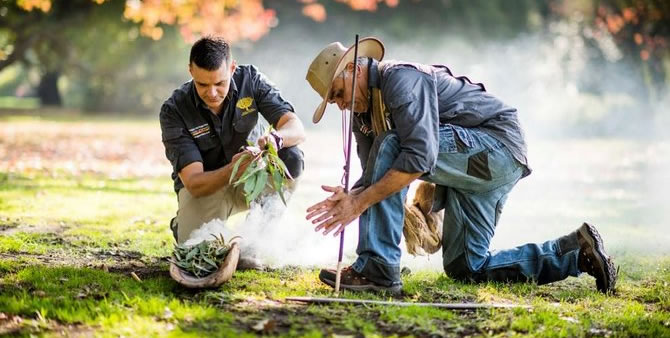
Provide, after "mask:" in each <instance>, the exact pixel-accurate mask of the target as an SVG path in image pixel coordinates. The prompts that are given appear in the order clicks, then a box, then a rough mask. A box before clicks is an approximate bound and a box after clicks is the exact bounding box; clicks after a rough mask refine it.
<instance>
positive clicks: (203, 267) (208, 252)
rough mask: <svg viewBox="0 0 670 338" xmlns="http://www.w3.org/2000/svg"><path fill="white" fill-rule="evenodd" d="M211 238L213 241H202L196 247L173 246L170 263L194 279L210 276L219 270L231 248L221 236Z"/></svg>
mask: <svg viewBox="0 0 670 338" xmlns="http://www.w3.org/2000/svg"><path fill="white" fill-rule="evenodd" d="M212 236H213V237H214V240H211V241H202V242H200V243H199V244H196V245H188V246H187V245H183V244H175V245H174V251H173V252H172V259H171V260H170V261H171V262H172V263H174V264H175V265H177V266H178V267H179V268H180V269H182V270H183V271H186V272H188V273H190V274H191V275H193V276H195V277H198V278H201V277H205V276H207V275H210V274H211V273H213V272H214V271H216V270H218V269H219V264H220V263H222V262H223V260H224V259H225V258H226V256H227V255H228V252H229V251H230V247H231V244H230V242H228V243H226V241H225V239H224V238H223V235H219V236H215V235H212Z"/></svg>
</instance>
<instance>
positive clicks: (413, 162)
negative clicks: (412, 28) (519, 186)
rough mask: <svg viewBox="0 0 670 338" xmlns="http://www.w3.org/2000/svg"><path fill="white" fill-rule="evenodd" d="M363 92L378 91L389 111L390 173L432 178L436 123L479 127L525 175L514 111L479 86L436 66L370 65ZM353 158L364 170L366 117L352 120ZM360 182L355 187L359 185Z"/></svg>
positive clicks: (367, 139)
mask: <svg viewBox="0 0 670 338" xmlns="http://www.w3.org/2000/svg"><path fill="white" fill-rule="evenodd" d="M368 87H370V88H379V89H380V90H381V92H382V99H383V101H384V103H385V104H386V108H387V109H388V110H389V112H390V116H391V122H392V124H393V126H392V128H393V130H394V131H395V132H397V134H398V137H399V139H400V147H401V152H400V154H399V156H398V158H396V160H395V162H394V163H393V167H392V168H393V169H396V170H398V171H402V172H408V173H424V174H431V173H432V172H433V170H434V168H435V164H436V161H437V153H438V147H439V140H438V137H439V135H438V131H439V126H440V124H454V125H458V126H461V127H466V128H475V127H476V128H480V129H481V130H482V131H484V132H486V133H488V134H489V135H491V136H492V137H494V138H496V139H497V140H498V141H500V142H501V143H503V144H504V145H505V146H506V147H507V148H508V149H509V150H510V152H511V153H512V155H513V156H514V158H515V159H516V160H517V161H518V162H519V163H521V164H522V165H523V166H524V167H525V170H524V176H527V175H528V174H530V172H531V171H530V168H529V167H528V160H527V158H526V154H527V150H526V143H525V141H524V135H523V131H522V129H521V125H520V123H519V120H518V118H517V110H516V109H515V108H512V107H510V106H508V105H506V104H504V103H503V102H502V101H500V100H499V99H498V98H496V97H495V96H493V95H491V94H489V93H488V92H486V89H485V88H484V85H482V84H475V83H472V82H471V81H470V80H469V79H468V78H466V77H455V76H453V75H452V73H451V71H450V70H449V68H447V67H446V66H441V65H433V66H429V65H422V64H417V63H409V62H401V61H384V62H377V61H376V60H372V62H371V63H370V67H369V69H368ZM353 123H354V124H353V129H354V136H355V137H356V143H357V150H358V156H359V158H360V160H361V166H362V167H363V170H365V167H366V163H367V159H368V155H369V152H370V147H371V146H372V142H373V140H374V134H373V133H372V130H371V129H372V128H371V127H370V126H371V123H370V116H369V114H356V115H355V118H354V121H353ZM359 184H360V181H359V182H358V183H357V184H356V185H359Z"/></svg>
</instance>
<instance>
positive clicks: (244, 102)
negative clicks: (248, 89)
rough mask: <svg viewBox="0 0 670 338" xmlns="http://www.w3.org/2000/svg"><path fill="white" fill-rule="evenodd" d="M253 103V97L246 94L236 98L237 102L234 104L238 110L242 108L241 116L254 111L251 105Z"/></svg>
mask: <svg viewBox="0 0 670 338" xmlns="http://www.w3.org/2000/svg"><path fill="white" fill-rule="evenodd" d="M253 103H254V99H252V98H251V97H250V96H247V97H243V98H241V99H239V100H237V104H236V105H235V106H236V107H237V108H239V109H240V110H242V116H244V115H247V114H250V113H253V112H255V111H256V110H255V109H254V108H252V107H251V105H252V104H253Z"/></svg>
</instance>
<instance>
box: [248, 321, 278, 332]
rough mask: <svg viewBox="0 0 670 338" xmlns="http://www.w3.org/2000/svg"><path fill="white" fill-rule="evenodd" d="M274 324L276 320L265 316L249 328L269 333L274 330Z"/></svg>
mask: <svg viewBox="0 0 670 338" xmlns="http://www.w3.org/2000/svg"><path fill="white" fill-rule="evenodd" d="M276 326H277V322H275V321H274V319H270V318H265V319H263V320H261V321H259V322H258V323H256V325H254V326H252V327H251V328H252V329H253V330H254V331H256V332H263V333H270V332H272V331H274V329H275V327H276Z"/></svg>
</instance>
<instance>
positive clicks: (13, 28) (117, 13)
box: [0, 0, 398, 105]
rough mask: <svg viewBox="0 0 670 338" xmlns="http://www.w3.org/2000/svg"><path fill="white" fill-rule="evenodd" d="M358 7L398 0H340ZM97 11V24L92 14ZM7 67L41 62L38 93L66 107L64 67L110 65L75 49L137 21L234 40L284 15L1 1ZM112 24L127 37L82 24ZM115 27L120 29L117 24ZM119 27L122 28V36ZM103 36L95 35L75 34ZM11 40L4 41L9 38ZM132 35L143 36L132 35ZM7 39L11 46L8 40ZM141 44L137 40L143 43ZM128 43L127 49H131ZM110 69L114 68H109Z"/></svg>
mask: <svg viewBox="0 0 670 338" xmlns="http://www.w3.org/2000/svg"><path fill="white" fill-rule="evenodd" d="M339 1H340V2H343V3H346V4H347V5H349V6H350V7H351V8H352V9H354V10H369V11H372V10H376V8H377V6H378V3H381V2H385V3H386V4H387V5H389V6H394V5H396V4H397V1H398V0H339ZM300 2H301V3H302V4H303V11H302V12H303V14H304V15H306V16H308V17H310V18H312V19H313V20H315V21H323V20H325V17H326V13H325V9H324V7H323V5H321V4H319V3H317V2H316V1H315V0H300ZM98 5H102V6H104V8H105V11H104V14H101V12H102V11H97V12H98V13H97V14H98V15H96V19H95V20H101V21H96V22H92V21H91V14H92V13H94V12H96V7H97V6H98ZM0 18H2V19H3V20H0V41H2V42H4V44H2V43H0V71H2V70H3V69H4V68H6V67H8V66H10V65H12V64H14V63H17V62H19V63H22V64H23V65H24V66H25V67H37V68H39V72H40V76H41V79H40V82H39V84H38V85H37V94H38V96H39V97H40V101H41V102H42V104H43V105H61V103H62V100H61V97H60V93H59V90H58V80H59V78H60V76H61V75H62V74H63V73H64V72H68V71H71V70H72V69H76V70H79V71H81V70H84V71H86V70H87V69H89V71H90V70H99V68H102V69H103V71H104V70H105V69H109V68H110V67H105V66H104V65H103V66H102V67H92V63H96V60H87V61H88V62H77V61H81V60H75V57H73V56H74V55H76V56H82V55H87V54H88V55H95V56H98V57H99V56H100V55H99V54H98V53H95V52H91V51H90V50H89V49H91V48H105V46H96V45H95V44H93V45H91V42H95V41H97V42H98V43H103V42H108V43H114V44H117V43H119V42H126V43H128V42H133V41H128V39H127V36H128V35H130V36H131V37H132V35H133V33H132V30H131V28H132V26H131V25H129V23H132V24H134V25H137V26H138V27H139V34H140V35H142V36H145V37H148V38H150V39H151V40H160V39H161V38H162V37H163V36H164V35H165V31H166V29H168V28H170V27H176V28H177V29H178V32H179V33H180V34H181V36H182V37H183V39H184V40H185V41H186V42H192V41H194V40H195V39H197V38H198V37H199V36H202V35H209V34H214V35H219V36H223V37H225V38H226V39H228V40H229V41H231V42H235V41H239V40H249V41H256V40H258V39H260V38H261V37H262V36H264V35H266V34H267V33H268V32H269V31H270V29H271V28H272V27H274V26H276V25H277V18H276V13H275V11H274V10H272V9H267V8H265V7H264V5H263V1H262V0H244V1H239V0H222V1H209V0H179V1H175V0H171V1H164V0H142V1H141V0H125V1H121V0H67V1H66V0H0ZM93 26H105V28H106V29H103V30H102V31H104V32H106V33H111V34H112V35H114V36H117V35H118V33H120V34H121V35H118V36H121V38H120V40H119V39H112V40H114V41H110V39H109V38H104V37H100V36H98V35H99V34H100V32H99V31H98V32H84V31H83V30H82V28H84V27H93ZM110 26H112V27H110ZM110 30H111V31H116V33H117V34H114V32H110ZM77 34H78V35H84V36H96V37H95V38H94V39H93V41H90V39H85V38H84V39H82V38H80V37H76V36H75V35H77ZM3 40H4V41H3ZM130 40H137V39H136V38H131V39H130ZM3 45H4V46H3ZM135 45H136V46H137V43H136V44H135ZM124 48H125V50H126V51H127V52H128V53H129V55H128V56H129V57H130V56H132V51H131V50H128V48H129V47H124ZM124 48H120V49H124ZM107 75H110V74H107Z"/></svg>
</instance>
